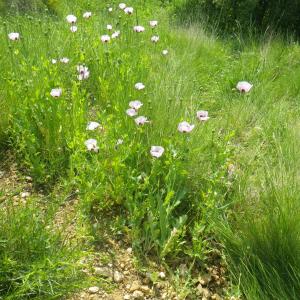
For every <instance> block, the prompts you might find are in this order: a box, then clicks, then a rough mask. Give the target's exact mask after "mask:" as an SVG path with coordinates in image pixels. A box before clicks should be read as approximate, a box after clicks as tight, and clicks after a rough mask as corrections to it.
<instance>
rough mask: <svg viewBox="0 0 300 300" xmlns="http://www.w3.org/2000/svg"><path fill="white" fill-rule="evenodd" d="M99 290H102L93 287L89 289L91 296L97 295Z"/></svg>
mask: <svg viewBox="0 0 300 300" xmlns="http://www.w3.org/2000/svg"><path fill="white" fill-rule="evenodd" d="M99 290H100V289H99V287H97V286H92V287H90V288H89V293H90V294H97V293H98V292H99Z"/></svg>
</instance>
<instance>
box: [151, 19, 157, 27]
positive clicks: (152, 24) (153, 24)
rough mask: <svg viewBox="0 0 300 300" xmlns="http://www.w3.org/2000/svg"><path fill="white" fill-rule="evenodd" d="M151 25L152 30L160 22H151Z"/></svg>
mask: <svg viewBox="0 0 300 300" xmlns="http://www.w3.org/2000/svg"><path fill="white" fill-rule="evenodd" d="M149 24H150V26H151V27H152V28H154V27H156V26H157V25H158V21H154V20H153V21H150V22H149Z"/></svg>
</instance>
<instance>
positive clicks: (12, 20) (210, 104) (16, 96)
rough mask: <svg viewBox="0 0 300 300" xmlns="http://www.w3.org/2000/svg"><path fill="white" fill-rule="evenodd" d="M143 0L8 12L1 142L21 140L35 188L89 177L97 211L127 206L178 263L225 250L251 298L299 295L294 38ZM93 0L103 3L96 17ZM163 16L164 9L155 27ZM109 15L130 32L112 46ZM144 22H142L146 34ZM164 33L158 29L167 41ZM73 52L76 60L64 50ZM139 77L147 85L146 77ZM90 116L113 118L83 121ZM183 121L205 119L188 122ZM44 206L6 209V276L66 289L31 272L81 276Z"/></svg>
mask: <svg viewBox="0 0 300 300" xmlns="http://www.w3.org/2000/svg"><path fill="white" fill-rule="evenodd" d="M127 4H128V5H129V3H127ZM131 4H132V6H133V7H134V14H133V15H132V16H128V15H125V14H124V12H123V11H121V10H120V9H119V8H118V7H117V3H116V2H113V3H109V2H105V3H102V4H99V3H96V1H89V2H88V3H84V4H83V3H82V2H80V1H75V2H74V3H73V4H72V5H70V4H68V3H67V1H62V3H61V4H59V5H58V7H57V15H54V16H53V15H46V14H43V15H34V14H33V15H22V14H21V15H17V16H16V15H10V16H6V17H3V18H2V19H1V20H0V24H1V25H0V36H1V40H2V41H3V43H1V46H0V61H1V66H2V72H1V75H0V76H1V77H0V78H1V79H0V104H1V111H0V116H1V118H0V139H1V140H0V144H1V145H4V146H5V147H10V149H11V151H13V152H15V153H16V154H17V156H18V162H19V164H20V166H22V168H23V169H25V170H26V172H27V173H30V175H31V176H32V177H33V179H34V183H35V185H36V187H40V186H42V187H43V188H46V189H47V190H48V191H51V190H52V189H53V187H54V186H55V185H57V184H58V185H63V186H65V187H66V189H67V190H68V191H70V190H78V191H79V196H80V207H81V210H82V214H83V216H85V217H86V219H87V220H89V218H90V215H91V214H97V215H98V217H100V218H101V214H106V213H107V212H113V213H115V214H116V215H118V217H119V218H121V219H122V220H123V221H122V226H121V227H122V230H124V232H127V233H128V234H129V236H130V237H131V239H132V243H133V245H134V249H135V251H136V253H140V254H141V255H144V256H151V257H152V258H153V257H154V258H155V259H156V260H157V261H159V262H163V263H167V264H169V265H172V266H174V265H175V268H176V266H177V265H178V264H179V263H180V262H182V261H187V258H188V259H189V261H193V262H196V263H195V267H196V268H201V266H202V265H203V264H204V263H205V262H207V261H209V259H210V257H211V255H212V253H213V252H215V251H217V252H218V253H220V252H222V253H223V254H224V255H225V257H226V259H227V261H228V263H229V269H230V270H231V271H232V275H233V279H234V280H235V283H236V284H240V286H239V287H240V289H241V292H242V293H243V294H244V295H245V297H246V298H247V299H296V298H297V295H298V294H299V289H300V287H299V271H300V270H299V268H300V262H299V258H298V257H299V255H298V254H299V253H298V252H299V250H298V249H299V243H300V239H299V233H300V227H299V226H298V225H297V224H298V221H299V220H298V219H299V205H298V202H299V199H298V198H299V197H298V183H297V179H298V166H299V164H298V157H299V155H298V154H299V153H298V149H299V145H298V140H299V134H298V128H299V121H298V118H299V106H298V105H297V104H298V101H299V86H300V85H299V72H300V71H299V67H300V64H299V57H300V48H299V45H298V43H296V42H292V41H291V42H286V41H283V40H281V38H280V37H276V36H273V37H268V36H265V37H264V38H261V39H260V40H258V39H254V38H253V39H249V38H247V39H244V37H243V35H240V34H237V35H236V36H235V38H234V39H224V38H220V37H218V36H217V35H216V33H212V32H210V33H209V34H208V33H206V32H205V30H204V29H203V26H201V25H200V24H194V25H189V26H188V27H183V26H182V27H174V26H171V25H170V22H169V21H170V16H169V13H170V11H172V7H171V6H168V7H167V8H166V7H164V6H160V2H159V1H150V2H148V1H147V3H146V2H145V1H133V2H132V3H131ZM110 5H111V6H112V7H113V11H112V12H109V11H108V7H109V6H110ZM87 10H90V11H92V13H93V16H92V17H91V18H90V19H88V20H85V19H83V18H82V17H81V16H82V14H83V13H84V12H85V11H87ZM70 13H72V14H75V15H76V16H77V17H78V21H77V26H78V31H77V32H75V33H72V32H71V31H70V26H71V25H70V24H68V23H67V22H66V20H65V17H66V15H68V14H70ZM152 19H154V20H155V19H157V20H158V21H159V25H158V26H157V27H156V28H154V29H151V28H150V26H149V25H148V22H149V21H150V20H152ZM107 24H112V26H113V28H114V30H120V32H121V34H120V36H119V37H118V38H117V39H114V40H111V41H110V42H109V43H107V44H103V43H102V42H101V41H100V36H101V35H102V34H107V33H110V32H109V31H108V30H107V29H106V25H107ZM137 24H141V25H143V26H145V28H146V30H145V32H142V33H136V32H134V31H133V26H134V25H137ZM10 32H19V33H20V36H21V38H20V40H18V41H10V40H9V39H8V38H7V34H8V33H10ZM153 35H159V36H160V40H159V42H158V43H156V44H155V43H152V42H151V41H150V38H151V36H153ZM163 49H168V51H169V53H168V55H166V56H164V55H163V54H162V50H163ZM62 57H67V58H69V59H70V61H69V63H68V64H63V63H60V62H59V61H58V62H57V63H56V64H52V62H51V59H58V60H59V58H62ZM77 65H86V66H87V67H88V68H89V71H90V76H89V78H88V79H86V80H83V81H79V80H78V77H77V76H78V72H77V70H76V67H77ZM240 80H247V81H249V82H251V83H252V84H253V85H254V87H253V89H252V90H251V92H250V93H247V94H244V93H239V92H237V91H236V89H235V86H236V84H237V82H238V81H240ZM137 82H142V83H144V84H145V89H144V90H141V91H137V90H136V89H135V88H134V85H135V83H137ZM53 88H61V89H62V95H61V97H59V98H57V99H54V98H53V97H51V96H50V92H51V89H53ZM135 99H139V100H140V101H142V102H143V107H142V108H141V109H140V110H139V115H144V116H147V117H148V118H149V120H150V121H151V122H150V123H146V124H144V125H143V126H137V125H136V124H135V122H134V120H133V119H131V118H130V117H129V116H127V115H126V109H127V108H128V103H129V101H132V100H135ZM202 109H203V110H207V111H208V112H209V116H210V119H209V120H208V121H207V122H199V121H198V120H197V118H196V112H197V111H198V110H202ZM89 121H97V122H99V123H100V124H101V126H102V128H101V129H99V128H98V129H97V130H95V131H87V130H86V126H87V124H88V122H89ZM181 121H188V122H190V123H191V124H195V125H196V126H195V128H194V130H193V131H192V132H191V133H185V134H183V133H180V132H179V131H178V130H177V126H178V124H179V122H181ZM89 138H94V139H96V140H97V142H98V147H99V151H98V153H93V152H88V151H87V149H86V146H85V144H84V142H85V141H86V140H87V139H89ZM119 139H122V143H118V140H119ZM153 145H160V146H163V147H164V149H165V152H164V153H163V155H162V156H161V157H160V158H157V159H155V158H152V157H151V155H150V147H151V146H153ZM4 146H3V147H4ZM49 202H51V201H50V200H49ZM49 205H50V204H49ZM33 211H37V209H36V208H35V207H34V205H33V207H31V206H29V207H25V208H20V209H17V210H16V212H14V213H13V214H6V213H4V212H1V216H2V215H3V220H4V222H3V224H2V227H1V229H0V230H1V235H0V240H1V241H4V242H2V243H1V244H0V246H1V253H2V254H1V255H2V258H3V259H2V261H3V263H4V265H3V269H4V272H3V275H2V274H1V276H2V277H0V287H2V288H1V289H2V290H3V292H2V293H3V294H4V295H5V297H8V299H10V298H9V297H12V298H11V299H17V297H25V296H26V297H29V296H30V297H34V296H37V295H48V294H49V293H50V292H49V289H50V290H51V289H53V290H51V293H52V294H53V295H54V296H55V295H57V297H59V295H62V293H64V292H66V290H65V289H64V286H61V287H59V286H55V285H54V287H52V283H51V279H50V283H49V282H47V281H46V282H44V281H43V279H41V278H39V277H38V276H37V277H36V275H35V274H36V273H35V272H45V273H43V276H46V275H45V274H47V277H48V278H52V276H53V278H56V279H54V280H55V281H57V280H59V278H61V277H63V276H64V274H65V273H64V272H68V274H73V271H72V268H73V267H72V263H71V261H72V260H73V259H74V257H72V255H71V256H70V258H69V256H68V253H70V251H71V249H68V248H64V247H63V248H62V249H61V251H58V252H56V251H53V252H52V250H54V249H57V245H60V241H59V237H56V236H55V235H54V236H52V235H51V234H49V232H47V230H46V229H45V228H46V227H45V226H46V225H45V223H47V220H48V218H49V219H51V217H53V215H51V213H49V214H42V215H40V214H38V216H37V217H36V218H33V219H32V218H30V216H31V215H32V214H33ZM39 216H40V217H39ZM14 220H18V222H19V223H17V222H14ZM28 222H29V224H30V226H25V225H24V224H27V223H28ZM18 228H28V229H26V230H25V229H24V231H23V230H21V231H18V230H17V229H18ZM21 235H22V236H23V238H22V239H21V246H19V245H18V244H17V242H16V239H17V238H19V237H20V236H21ZM13 237H15V238H16V239H14V238H13ZM33 238H34V239H33ZM28 241H32V242H30V243H28ZM45 243H47V244H46V245H45ZM20 248H21V249H22V251H21V253H19V252H18V251H17V250H16V249H20ZM79 248H80V247H79ZM45 249H47V251H45ZM78 251H79V252H80V251H83V249H78ZM7 253H11V255H12V256H11V257H10V256H9V257H8V256H7ZM34 253H38V255H35V258H34V260H32V256H33V254H34ZM65 253H66V254H65ZM79 256H80V254H79ZM62 257H63V258H62ZM6 258H7V259H6ZM47 259H49V260H50V261H54V263H53V265H56V264H60V263H61V262H65V263H66V264H67V268H66V270H63V271H61V272H60V271H57V270H56V268H55V270H54V269H52V268H51V267H49V266H48V264H47V263H46V262H47V261H48V260H47ZM16 262H17V264H18V266H17V267H16ZM23 264H24V265H23ZM69 264H70V265H69ZM68 268H69V269H68ZM41 270H42V271H41ZM52 271H53V272H52ZM12 274H13V275H12ZM20 274H22V276H20ZM28 274H33V276H32V277H30V276H29V275H28ZM19 276H20V277H19ZM23 276H25V277H26V276H27V277H26V280H25V279H23V278H25V277H23ZM28 276H29V277H28ZM15 277H17V278H18V280H17V281H16V282H15V281H14V278H15ZM75 277H76V276H75ZM28 278H29V279H28ZM31 278H33V279H31ZM30 280H31V281H30ZM28 282H29V283H28ZM74 282H76V278H74ZM7 286H9V288H7ZM32 286H33V288H32ZM69 289H72V285H71V286H69ZM31 290H33V291H32V292H31ZM54 296H53V297H54ZM13 297H15V298H13ZM20 299H21V298H20Z"/></svg>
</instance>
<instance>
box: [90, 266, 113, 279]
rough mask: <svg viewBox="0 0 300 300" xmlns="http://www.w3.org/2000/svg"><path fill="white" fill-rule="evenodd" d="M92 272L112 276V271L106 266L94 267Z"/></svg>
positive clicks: (106, 276)
mask: <svg viewBox="0 0 300 300" xmlns="http://www.w3.org/2000/svg"><path fill="white" fill-rule="evenodd" d="M94 272H95V274H96V275H99V276H102V277H105V278H108V277H112V271H111V270H110V269H109V268H107V267H96V268H95V269H94Z"/></svg>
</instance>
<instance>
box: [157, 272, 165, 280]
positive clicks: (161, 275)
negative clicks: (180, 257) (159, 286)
mask: <svg viewBox="0 0 300 300" xmlns="http://www.w3.org/2000/svg"><path fill="white" fill-rule="evenodd" d="M158 277H159V278H160V279H166V274H165V273H164V272H160V273H159V274H158Z"/></svg>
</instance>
